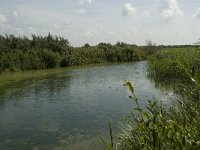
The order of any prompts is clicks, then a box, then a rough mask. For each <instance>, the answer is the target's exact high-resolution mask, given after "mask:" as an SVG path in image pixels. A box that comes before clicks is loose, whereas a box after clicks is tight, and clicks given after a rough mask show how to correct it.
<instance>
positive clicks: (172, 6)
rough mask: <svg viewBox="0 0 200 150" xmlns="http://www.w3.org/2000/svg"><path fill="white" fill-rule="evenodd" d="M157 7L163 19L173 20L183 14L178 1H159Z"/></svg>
mask: <svg viewBox="0 0 200 150" xmlns="http://www.w3.org/2000/svg"><path fill="white" fill-rule="evenodd" d="M156 6H157V8H158V11H159V13H160V16H161V17H162V18H163V19H171V18H174V17H176V16H179V15H181V14H182V11H181V10H180V8H179V6H178V3H177V0H158V2H157V5H156Z"/></svg>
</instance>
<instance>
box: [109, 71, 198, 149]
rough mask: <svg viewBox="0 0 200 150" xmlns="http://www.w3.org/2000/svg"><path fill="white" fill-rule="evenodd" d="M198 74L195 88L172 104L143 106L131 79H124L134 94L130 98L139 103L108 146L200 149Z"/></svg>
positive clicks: (119, 147) (114, 147) (195, 78)
mask: <svg viewBox="0 0 200 150" xmlns="http://www.w3.org/2000/svg"><path fill="white" fill-rule="evenodd" d="M199 77H200V76H199V75H195V76H194V78H192V79H191V81H192V83H194V86H195V88H194V89H190V92H186V93H184V95H183V97H182V98H179V99H178V100H177V102H175V103H174V105H172V106H171V107H169V108H167V107H165V106H164V105H163V104H162V102H160V103H158V102H156V101H148V105H147V106H146V108H145V109H144V108H142V107H141V106H140V105H139V102H138V101H139V100H138V98H137V97H136V96H135V94H134V88H133V87H132V85H131V83H130V82H128V81H125V85H126V86H127V87H128V89H129V91H130V92H131V94H132V95H131V96H130V99H131V100H133V101H135V103H136V107H135V108H134V109H133V111H132V112H131V115H129V116H126V117H125V122H124V123H123V126H122V134H120V135H118V139H117V140H115V142H114V144H112V145H113V146H112V147H111V148H110V147H109V149H116V150H118V149H119V150H121V149H122V150H134V149H135V150H138V149H144V150H160V149H177V150H179V149H191V150H192V149H200V138H199V137H200V129H199V126H200V118H199V115H200V105H199V100H200V97H199V91H200V82H199V81H200V78H199ZM197 96H198V97H197ZM110 130H111V129H110ZM111 143H112V142H111ZM107 145H109V146H111V144H107Z"/></svg>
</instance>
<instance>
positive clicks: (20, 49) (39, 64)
mask: <svg viewBox="0 0 200 150" xmlns="http://www.w3.org/2000/svg"><path fill="white" fill-rule="evenodd" d="M147 55H149V53H148V50H147V49H145V47H144V48H141V47H138V46H136V45H133V44H125V43H123V42H117V43H116V44H115V45H111V44H109V43H100V44H98V45H96V46H90V45H89V44H85V45H83V46H82V47H72V46H71V45H70V43H69V41H68V40H67V39H65V38H63V37H57V36H52V35H51V34H48V35H47V36H44V37H42V36H35V35H33V36H32V37H31V38H27V37H15V36H13V35H9V36H8V35H6V36H0V73H2V72H16V71H24V70H38V69H48V68H56V67H66V66H77V65H87V64H97V63H106V62H130V61H138V60H144V59H146V58H147Z"/></svg>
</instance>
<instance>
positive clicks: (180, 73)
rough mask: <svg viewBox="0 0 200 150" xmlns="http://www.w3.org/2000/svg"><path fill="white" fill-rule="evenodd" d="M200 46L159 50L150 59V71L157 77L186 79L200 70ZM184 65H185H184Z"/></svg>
mask: <svg viewBox="0 0 200 150" xmlns="http://www.w3.org/2000/svg"><path fill="white" fill-rule="evenodd" d="M199 58H200V48H173V49H166V50H162V51H158V52H157V53H156V54H155V55H153V56H152V57H151V58H150V59H149V61H148V62H149V63H148V71H149V74H150V76H153V77H156V78H161V79H162V78H168V79H169V78H170V79H172V78H173V79H185V78H186V77H188V73H187V72H185V69H187V70H188V71H189V72H190V73H191V74H192V75H194V73H195V72H199V71H200V59H199ZM183 66H184V67H183Z"/></svg>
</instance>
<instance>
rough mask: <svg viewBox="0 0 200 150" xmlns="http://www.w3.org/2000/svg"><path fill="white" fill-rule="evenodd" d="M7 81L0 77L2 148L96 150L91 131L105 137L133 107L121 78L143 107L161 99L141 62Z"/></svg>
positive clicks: (63, 70) (0, 143)
mask: <svg viewBox="0 0 200 150" xmlns="http://www.w3.org/2000/svg"><path fill="white" fill-rule="evenodd" d="M18 74H19V73H18ZM21 74H23V73H21ZM12 76H13V75H12ZM18 76H19V75H18ZM10 78H12V77H10ZM10 78H9V75H7V76H6V78H5V80H3V77H0V81H4V82H3V84H0V90H1V92H0V102H1V106H0V119H1V121H0V133H1V134H0V147H1V148H2V149H7V150H9V149H15V150H18V149H19V150H23V149H24V150H27V149H35V150H36V149H37V150H38V149H42V150H44V149H48V150H51V149H94V147H95V149H102V145H101V144H99V140H98V136H97V135H96V132H95V131H96V130H98V131H99V132H101V133H102V134H104V133H107V120H109V119H110V118H112V120H113V126H114V132H115V133H116V132H117V129H118V127H119V123H118V122H119V121H120V119H121V118H122V117H123V114H124V113H128V112H129V110H131V108H132V107H133V105H134V103H133V102H131V101H130V100H129V99H128V96H129V94H130V93H129V92H128V91H127V89H126V87H123V81H124V80H125V79H126V80H129V81H131V82H132V83H133V86H134V87H135V91H136V95H137V97H139V99H140V103H141V105H143V106H144V105H145V104H146V101H147V100H149V99H159V100H161V99H166V97H167V95H166V94H165V93H166V92H163V91H161V90H160V89H159V88H155V86H154V83H153V82H152V81H150V80H149V79H148V78H147V73H146V62H136V63H131V64H120V65H106V66H97V67H85V68H78V69H70V68H68V69H67V68H65V69H56V70H49V73H48V71H47V73H46V74H45V75H42V76H40V75H38V76H35V75H34V76H31V75H29V77H28V78H26V77H22V78H20V80H19V79H18V78H12V80H10ZM15 79H16V80H15Z"/></svg>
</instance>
